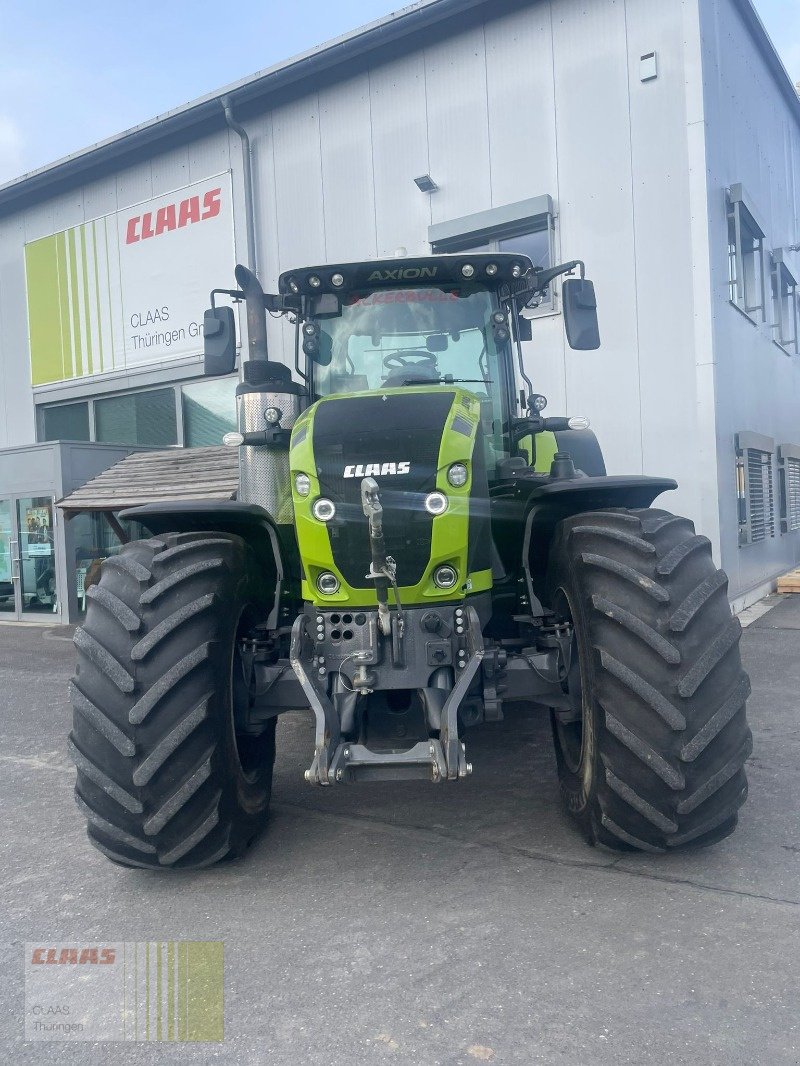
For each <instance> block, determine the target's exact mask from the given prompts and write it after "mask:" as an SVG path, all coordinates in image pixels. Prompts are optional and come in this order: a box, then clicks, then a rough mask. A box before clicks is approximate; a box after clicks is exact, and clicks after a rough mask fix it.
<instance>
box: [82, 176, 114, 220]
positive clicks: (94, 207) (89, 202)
mask: <svg viewBox="0 0 800 1066" xmlns="http://www.w3.org/2000/svg"><path fill="white" fill-rule="evenodd" d="M116 210H117V179H116V176H115V175H110V176H109V177H107V178H101V179H100V180H99V181H93V182H90V183H89V184H88V185H84V187H83V220H84V222H91V220H92V219H95V218H101V217H102V216H103V215H110V214H111V213H112V211H116Z"/></svg>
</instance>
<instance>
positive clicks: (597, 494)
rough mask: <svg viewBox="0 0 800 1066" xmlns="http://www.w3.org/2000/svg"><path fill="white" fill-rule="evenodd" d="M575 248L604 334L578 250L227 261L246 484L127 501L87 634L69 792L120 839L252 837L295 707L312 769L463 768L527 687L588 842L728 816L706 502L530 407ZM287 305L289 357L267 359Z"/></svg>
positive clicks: (739, 792) (732, 654)
mask: <svg viewBox="0 0 800 1066" xmlns="http://www.w3.org/2000/svg"><path fill="white" fill-rule="evenodd" d="M559 276H562V280H561V283H560V300H561V306H562V309H563V317H564V325H565V329H566V334H567V340H568V342H569V345H570V347H571V348H573V349H577V350H584V351H591V350H594V349H596V348H597V347H599V344H600V336H599V328H598V320H597V305H596V299H595V290H594V286H593V285H592V283H591V282H590V281H589V280H588V279H587V278H586V276H585V268H584V265H583V263H582V262H580V261H572V262H569V263H564V264H562V265H559V266H555V267H552V268H548V269H543V268H538V267H535V266H534V265H533V264H532V262H531V260H530V259H528V258H527V257H526V256H524V255H515V254H511V253H504V254H486V253H481V254H472V253H463V254H450V255H435V256H430V257H419V258H416V257H410V258H395V259H389V260H377V261H370V262H359V263H341V264H336V263H334V264H327V265H325V266H311V267H306V268H303V269H296V270H290V271H286V272H284V273H283V274H281V276H280V279H279V284H278V292H277V293H274V294H265V293H264V292H263V290H262V287H261V285H260V283H259V281H258V279H257V278H256V276H255V275H254V274H253V273H252V272H251V271H250V270H249V269H247V268H246V267H244V266H238V267H237V268H236V271H235V277H236V283H237V287H236V288H234V289H227V290H225V289H216V290H214V292H213V293H212V294H211V307H210V308H209V310H208V311H206V313H205V317H204V369H205V373H206V374H210V375H214V374H230V373H231V372H232V371H233V369H234V367H235V360H236V351H237V340H236V314H235V309H234V304H235V303H236V302H239V303H243V305H244V308H245V309H246V323H247V353H248V358H247V359H246V360H244V359H243V361H242V368H241V380H240V383H239V384H238V386H237V389H236V410H237V422H236V425H237V426H238V429H237V431H236V432H232V433H229V434H227V435H226V437H225V440H224V443H225V444H227V445H229V446H231V447H235V448H238V451H239V471H240V477H239V490H238V494H237V498H236V499H234V500H228V501H222V502H215V501H209V500H201V499H198V500H196V501H177V502H172V503H170V502H157V503H152V504H148V505H146V506H140V507H136V508H130V509H128V510H127V511H123V512H122V514H121V517H122V518H123V519H125V520H128V521H129V522H132V523H138V524H139V528H140V529H141V530H142V531H143V532H144V535H145V539H140V540H136V541H129V542H128V543H126V544H124V545H123V546H122V548H121V550H120V551H119V553H118V554H117V555H115V556H112V557H110V558H108V559H107V560H106V561H105V563H104V564H103V568H102V574H101V576H100V580H99V582H98V583H97V584H95V585H93V586H92V587H91V588H90V589H89V590H88V591H87V612H86V618H85V623H84V625H83V626H82V627H81V628H80V629H78V630H77V632H76V635H75V644H76V646H77V658H78V663H77V670H76V674H75V676H74V678H73V679H72V682H71V699H72V703H73V707H74V725H73V730H72V733H71V736H70V741H69V745H70V750H71V753H72V757H73V759H74V761H75V764H76V766H77V785H76V798H77V803H78V806H79V808H80V810H81V811H82V813H83V814H84V815H85V817H86V820H87V823H88V834H89V838H90V840H91V842H92V844H94V846H95V847H96V848H98V849H99V850H100V851H101V852H103V853H104V854H105V855H106V856H107V857H108V858H109V859H111V860H113V861H114V862H117V863H120V864H122V865H125V866H138V867H146V868H152V869H162V868H198V867H205V866H208V865H210V864H212V863H215V862H218V861H220V860H222V859H227V858H232V857H236V856H238V855H241V854H242V853H243V852H244V851H245V850H246V849H247V847H248V846H249V844H250V843H251V841H253V840H254V838H255V837H256V835H257V833H258V832H259V830H260V829H261V827H262V826H263V825H264V823H265V821H266V818H267V814H268V808H269V803H270V794H271V790H272V776H273V765H274V761H275V739H276V724H277V719H278V717H279V715H281V714H282V713H283V712H284V711H288V710H294V711H297V710H308V711H310V713H311V715H312V717H313V724H314V731H315V739H314V749H313V752H309V760H310V761H309V763H308V767H307V769H305V778H306V780H307V781H308V782H309V784H310V785H312V786H322V787H325V788H329V787H334V788H338V787H341V786H344V785H348V784H354V783H358V782H384V781H387V782H389V781H401V780H406V779H411V780H419V781H427V782H430V783H436V784H438V785H440V786H442V787H454V786H456V784H457V783H458V782H460V781H462V780H463V779H465V778H467V777H469V775H470V774H471V773H472V770H473V766H472V763H471V761H470V754H469V749H468V733H469V729H470V727H472V726H475V725H477V724H479V723H484V722H487V723H488V722H496V723H500V722H502V720H503V716H504V708H505V707H506V706H507V704H508V703H510V702H512V701H518V702H520V701H521V702H524V704H525V705H526V707H528V708H529V709H530V713H532V714H536V713H547V714H549V716H550V719H551V721H552V733H553V740H554V745H555V758H556V765H557V772H558V778H559V782H560V789H561V793H562V796H563V801H564V803H565V805H566V809H567V811H568V812H569V814H570V815H571V816H572V817H573V818H574V820H575V822H576V823H577V824H578V826H579V827H580V830H581V831H582V833H583V835H584V836H585V838H586V840H587V842H589V843H590V844H593V845H595V844H596V845H604V846H606V847H608V848H611V849H616V850H620V851H645V852H670V851H677V850H679V849H683V848H693V847H699V846H703V845H708V844H712V843H714V842H716V841H718V840H721V839H722V838H724V837H726V836H727V835H728V834H729V833H731V832H732V831H733V829H734V827H735V825H736V822H737V817H738V809H739V807H740V806H741V804H742V803H743V802H744V799H745V796H746V793H747V783H746V778H745V771H744V764H745V761H746V759H747V757H748V755H749V754H750V751H751V734H750V730H749V728H748V725H747V721H746V717H745V701H746V699H747V696H748V694H749V690H750V689H749V681H748V678H747V675H746V674H745V673H744V672H743V670H742V665H741V659H740V653H739V639H740V634H741V628H740V625H739V622H738V620H737V619H736V618H735V617H733V616H732V614H731V609H730V606H729V603H728V597H727V578H726V576H725V574H724V573H723V572H722V571H721V570H718V569H717V568H716V567H715V565H714V562H713V561H712V553H711V545H710V542H709V541H708V539H707V538H706V537H704V536H700V535H697V534H696V533H695V530H694V527H693V525H692V523H691V522H690V521H688V520H687V519H685V518H680V517H677V516H675V515H673V514H670V513H669V512H667V511H665V510H662V509H657V508H653V507H652V503H653V501H654V500H655V498H656V497H657V496H659V495H660V494H661V493H663V492H665V491H668V490H670V489H674V488H676V487H677V486H676V482H675V481H673V480H670V479H668V478H659V477H645V476H619V475H614V476H608V475H607V474H606V470H605V465H604V461H603V456H602V452H601V450H600V446H599V444H598V442H597V439H596V437H595V436H594V434H593V433H592V432H591V431H590V430H589V428H588V421H587V420H586V419H585V418H580V417H547V416H546V415H545V414H544V413H543V412H544V410H545V408H546V403H547V401H546V399H545V397H544V396H542V395H540V394H537V393H536V392H535V391H534V388H533V385H532V383H531V381H530V379H529V377H528V375H527V374H526V369H525V364H524V362H523V348H522V344H523V342H525V341H527V340H530V339H531V336H532V317H534V316H532V314H531V309H532V308H534V307H535V306H536V305H537V303H538V302H539V301H540V300H541V298H542V294H543V293H545V292H547V291H548V288H549V287H550V286H552V285H553V284H554V282H555V279H556V278H558V277H559ZM220 296H224V297H226V298H227V300H220V299H219V297H220ZM228 300H229V301H231V302H228ZM268 313H269V314H270V315H272V316H273V317H282V318H283V319H284V327H283V328H284V329H287V330H288V332H287V333H286V335H285V340H286V348H287V350H288V351H291V350H292V346H293V349H294V364H295V365H294V371H295V372H294V373H292V370H291V369H290V367H289V366H287V365H286V363H285V362H284V361H277V360H272V359H270V358H269V355H268V350H267V337H268V331H267V319H266V316H267V314H268ZM279 328H280V327H279ZM518 757H519V753H516V754H512V753H509V758H518ZM367 794H368V792H365V795H367ZM471 795H473V796H474V792H470V791H469V790H467V792H466V794H465V797H464V802H465V803H469V801H470V796H471Z"/></svg>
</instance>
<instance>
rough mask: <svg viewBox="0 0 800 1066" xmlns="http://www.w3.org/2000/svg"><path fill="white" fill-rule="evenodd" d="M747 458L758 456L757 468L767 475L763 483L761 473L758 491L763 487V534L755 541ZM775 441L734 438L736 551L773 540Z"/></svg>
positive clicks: (742, 434)
mask: <svg viewBox="0 0 800 1066" xmlns="http://www.w3.org/2000/svg"><path fill="white" fill-rule="evenodd" d="M751 454H753V455H757V456H760V457H761V458H760V459H759V462H760V464H761V468H762V471H763V468H764V467H766V468H767V471H768V475H767V480H766V481H764V475H763V473H762V487H763V486H766V490H767V491H766V494H765V499H764V514H763V516H762V520H763V527H764V534H763V536H758V537H755V536H754V535H753V519H754V517H755V516H754V514H753V506H752V505H753V489H754V486H753V484H752V480H751V469H750V460H751ZM774 457H775V441H774V440H773V439H772V438H771V437H765V436H763V435H762V434H761V433H752V432H750V431H742V432H740V433H737V434H736V490H737V501H738V518H739V547H740V548H743V547H745V546H747V545H749V544H762V543H764V542H766V541H769V540H770V539H774V537H775V532H776V514H775V463H774Z"/></svg>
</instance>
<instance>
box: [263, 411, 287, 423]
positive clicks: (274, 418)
mask: <svg viewBox="0 0 800 1066" xmlns="http://www.w3.org/2000/svg"><path fill="white" fill-rule="evenodd" d="M282 417H283V411H281V410H280V409H279V408H277V407H268V408H267V409H266V411H265V412H264V418H266V420H267V422H269V424H270V425H271V426H277V424H278V423H279V422H280V420H281V418H282Z"/></svg>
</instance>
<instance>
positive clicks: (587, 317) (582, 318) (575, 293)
mask: <svg viewBox="0 0 800 1066" xmlns="http://www.w3.org/2000/svg"><path fill="white" fill-rule="evenodd" d="M561 299H562V301H563V305H564V327H565V329H566V331H567V341H568V342H569V346H570V348H575V349H576V350H577V351H581V352H585V351H594V349H595V348H599V347H600V329H599V327H598V325H597V300H596V298H595V295H594V285H593V284H592V282H591V281H587V280H586V278H567V279H566V280H565V281H564V283H563V284H562V286H561Z"/></svg>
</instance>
